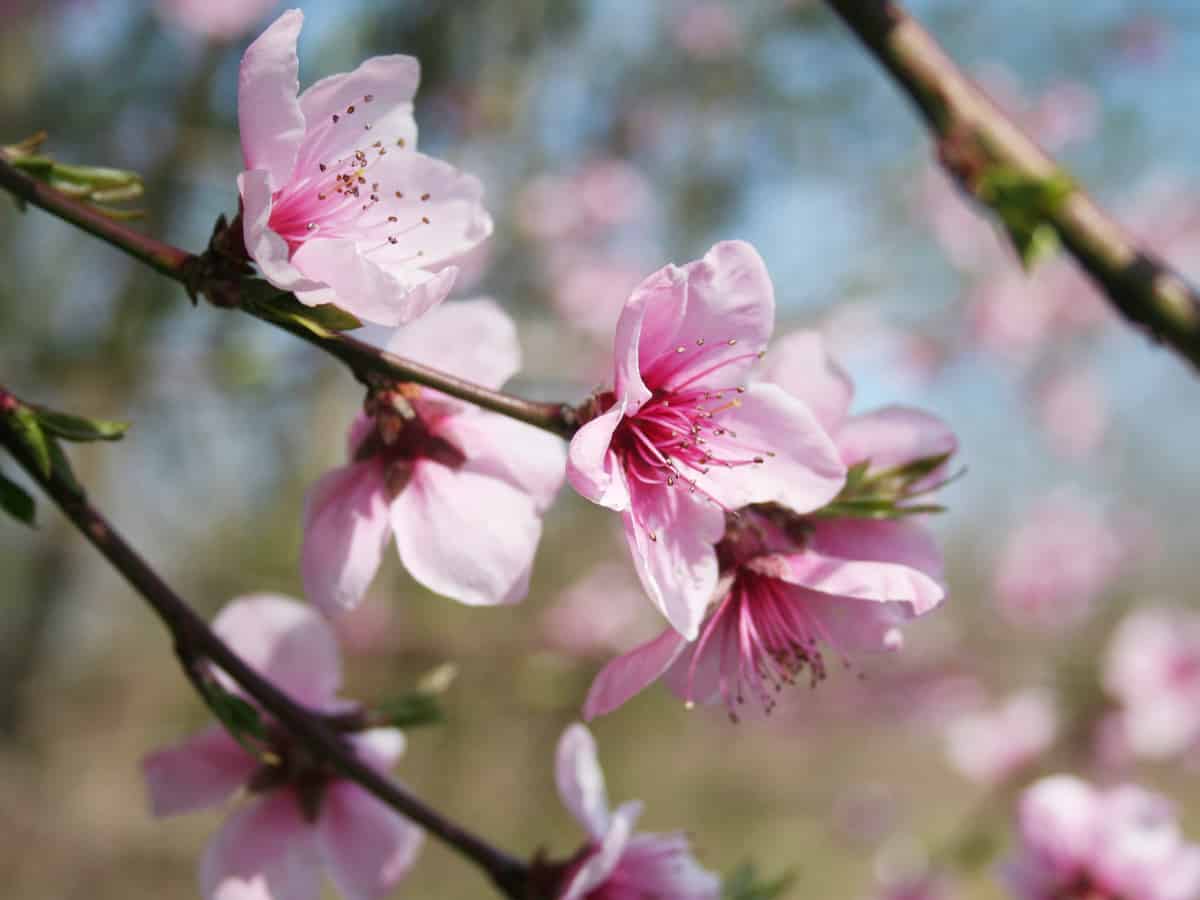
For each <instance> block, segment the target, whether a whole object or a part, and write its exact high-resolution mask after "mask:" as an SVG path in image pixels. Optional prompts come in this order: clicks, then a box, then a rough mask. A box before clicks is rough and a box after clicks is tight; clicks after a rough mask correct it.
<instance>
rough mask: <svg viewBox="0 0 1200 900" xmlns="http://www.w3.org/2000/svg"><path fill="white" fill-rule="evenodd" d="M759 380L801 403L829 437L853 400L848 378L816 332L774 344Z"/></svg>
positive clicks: (852, 391) (796, 334)
mask: <svg viewBox="0 0 1200 900" xmlns="http://www.w3.org/2000/svg"><path fill="white" fill-rule="evenodd" d="M758 377H759V379H760V380H762V381H769V382H771V383H772V384H777V385H779V386H780V387H781V388H783V389H784V390H785V391H787V392H788V393H789V394H791V395H792V396H793V397H795V398H796V399H798V400H802V401H803V402H804V403H805V404H806V405H807V406H808V408H809V409H810V410H812V413H813V415H814V416H815V417H816V419H817V421H818V422H820V423H821V427H822V428H824V429H825V430H826V431H828V432H829V433H830V434H834V433H835V432H836V431H837V429H838V427H839V426H840V425H841V424H842V422H843V420H844V419H845V418H846V415H847V413H848V412H849V411H850V402H851V401H852V400H853V399H854V384H853V383H852V382H851V381H850V376H849V375H847V374H846V372H845V370H844V369H842V367H841V366H839V365H838V364H837V362H836V361H835V360H834V359H833V357H832V356H830V355H829V352H828V350H827V349H826V347H825V341H824V339H823V338H822V337H821V333H820V332H818V331H807V330H806V331H793V332H792V333H791V334H789V335H786V336H785V337H783V338H780V339H779V340H778V341H776V342H775V343H774V345H772V347H771V349H770V351H769V352H768V353H767V356H766V359H765V360H764V361H763V364H762V367H761V368H760V369H759V372H758Z"/></svg>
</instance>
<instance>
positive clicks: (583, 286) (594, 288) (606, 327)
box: [550, 252, 646, 337]
mask: <svg viewBox="0 0 1200 900" xmlns="http://www.w3.org/2000/svg"><path fill="white" fill-rule="evenodd" d="M552 263H553V265H552V273H551V287H550V290H551V299H552V300H553V301H554V306H555V308H556V309H557V310H558V313H559V315H560V316H562V317H563V318H564V319H565V320H566V321H567V322H569V323H570V324H571V325H572V326H574V327H575V328H579V329H580V330H582V331H586V332H588V333H589V334H593V335H596V336H598V337H608V336H609V335H610V334H612V333H613V330H614V329H615V328H616V325H617V319H618V318H619V317H620V315H621V310H622V308H623V304H624V300H625V298H627V297H628V296H629V295H630V293H631V292H632V291H633V289H634V288H635V287H637V286H638V284H639V283H640V282H641V281H642V280H643V279H644V278H645V276H646V270H645V269H644V268H641V267H640V266H635V265H633V264H631V263H628V262H625V261H622V260H620V259H616V258H613V257H607V256H598V255H595V254H580V253H571V252H560V253H556V254H555V255H554V257H553V259H552Z"/></svg>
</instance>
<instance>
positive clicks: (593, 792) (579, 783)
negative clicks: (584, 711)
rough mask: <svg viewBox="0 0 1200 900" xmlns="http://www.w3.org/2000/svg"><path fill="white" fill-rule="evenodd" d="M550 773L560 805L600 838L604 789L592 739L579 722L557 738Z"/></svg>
mask: <svg viewBox="0 0 1200 900" xmlns="http://www.w3.org/2000/svg"><path fill="white" fill-rule="evenodd" d="M554 777H555V780H556V782H557V784H558V796H559V797H560V798H562V802H563V806H565V807H566V808H567V809H568V810H569V811H570V813H571V815H573V816H574V817H575V820H576V821H577V822H579V824H580V825H582V826H583V827H584V829H585V830H586V831H587V832H588V834H590V835H591V836H592V837H593V838H595V839H596V840H600V839H601V838H603V837H604V835H605V832H607V831H608V828H609V812H608V792H607V791H606V790H605V787H604V772H603V771H602V770H601V769H600V762H599V760H598V759H597V757H596V741H595V739H594V738H593V737H592V734H591V732H590V731H588V730H587V728H585V727H584V726H583V725H580V724H578V723H576V724H574V725H571V726H570V727H568V728H567V730H566V731H564V732H563V735H562V737H561V738H559V741H558V751H557V754H556V756H555V765H554Z"/></svg>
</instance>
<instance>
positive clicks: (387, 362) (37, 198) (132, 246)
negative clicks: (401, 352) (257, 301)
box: [0, 159, 578, 437]
mask: <svg viewBox="0 0 1200 900" xmlns="http://www.w3.org/2000/svg"><path fill="white" fill-rule="evenodd" d="M0 187H2V188H4V189H6V190H8V191H9V192H10V193H11V194H13V196H15V197H16V198H17V199H18V200H20V201H22V202H25V203H29V204H31V205H33V206H37V207H40V208H41V209H44V210H45V211H46V212H48V213H51V214H52V215H55V216H57V217H58V218H60V219H62V220H64V221H66V222H69V223H71V224H72V225H75V226H76V227H78V228H82V229H83V230H84V231H86V232H88V233H89V234H92V235H95V236H96V237H98V238H100V239H101V240H103V241H104V242H105V243H107V244H110V245H112V246H113V247H116V248H117V249H118V250H122V251H124V252H125V253H128V254H129V255H130V256H132V257H133V258H134V259H137V260H139V261H141V262H144V263H146V264H147V265H149V266H150V267H152V268H153V269H154V270H155V271H157V272H159V273H161V274H163V275H166V276H167V277H168V278H171V279H173V280H174V281H177V282H179V283H180V284H183V285H185V286H187V287H188V288H189V289H190V290H195V291H198V292H200V293H203V292H204V291H205V287H206V285H205V283H204V281H203V280H201V281H200V282H199V283H197V281H196V280H195V273H196V272H197V271H201V270H202V269H203V268H204V267H203V266H199V265H198V263H199V260H200V257H197V256H195V255H194V254H192V253H188V252H187V251H186V250H181V249H179V248H178V247H173V246H172V245H170V244H167V243H164V242H162V241H160V240H158V239H156V238H153V237H150V236H149V235H145V234H142V233H140V232H138V231H135V230H134V229H132V228H130V227H129V226H128V225H125V224H124V223H121V222H117V221H114V220H113V219H110V218H108V217H106V216H104V215H103V214H102V213H100V212H98V211H96V210H95V209H94V208H92V207H90V206H88V205H87V204H86V203H81V202H79V201H77V200H75V199H73V198H71V197H68V196H66V195H65V194H63V193H61V192H59V191H57V190H55V189H54V188H52V187H50V186H49V185H47V184H44V183H42V182H40V181H37V180H35V179H33V178H30V177H29V176H27V175H26V174H24V173H23V172H21V171H19V170H18V169H16V168H14V167H13V166H12V165H11V164H9V163H8V162H7V161H6V160H4V159H0ZM228 287H229V286H228V285H225V284H223V285H222V289H223V290H227V289H228ZM233 287H234V289H235V290H236V289H237V285H236V284H235V285H234V286H233ZM235 305H236V304H235ZM244 311H245V312H248V313H250V314H251V315H253V316H255V317H256V318H258V319H260V320H262V321H264V322H267V323H269V324H271V325H274V326H275V327H277V328H281V329H283V330H284V331H287V332H289V333H291V334H294V335H295V336H296V337H299V338H301V339H302V340H305V341H307V342H308V343H310V344H313V345H314V346H316V347H319V348H320V349H322V350H324V351H325V352H326V353H328V354H329V355H330V356H333V357H334V358H336V359H338V360H340V361H342V362H343V363H345V364H346V365H347V366H349V367H350V369H351V371H353V372H354V374H355V376H356V377H358V378H359V379H360V380H362V381H364V382H366V381H368V379H369V378H376V379H378V378H382V379H386V380H391V381H411V382H416V383H417V384H422V385H425V386H426V387H430V388H434V389H435V390H439V391H441V392H443V393H445V394H449V395H450V396H452V397H457V398H458V399H459V400H465V401H466V402H468V403H472V404H474V405H475V406H479V407H481V408H482V409H487V410H490V411H491V412H495V413H500V414H501V415H504V416H508V417H510V418H513V419H518V420H519V421H522V422H525V423H527V424H529V425H534V426H536V427H538V428H542V429H545V430H546V431H550V432H553V433H555V434H557V435H560V436H563V437H569V436H570V435H571V434H572V433H574V431H575V429H576V428H577V427H578V421H577V417H576V414H575V411H574V410H573V409H572V407H571V406H570V405H569V404H565V403H540V402H537V401H534V400H525V399H523V398H521V397H516V396H513V395H512V394H506V393H504V392H502V391H495V390H492V389H491V388H486V387H484V386H483V385H479V384H475V383H474V382H470V381H466V380H465V379H462V378H458V377H457V376H454V375H451V374H449V373H447V372H442V371H439V370H438V369H434V368H431V367H429V366H425V365H422V364H421V363H417V362H414V361H412V360H408V359H404V358H402V357H399V356H396V355H395V354H393V353H388V352H387V351H386V350H381V349H379V348H378V347H374V346H372V345H371V344H367V343H365V342H363V341H360V340H358V339H357V338H353V337H350V336H349V335H345V334H339V333H336V332H329V333H326V334H317V333H316V332H314V331H312V330H310V329H308V328H305V327H304V326H303V325H301V324H300V323H298V322H292V321H285V320H282V319H275V318H272V317H270V316H268V315H266V314H263V313H260V312H258V311H256V310H255V309H253V308H249V307H247V308H245V310H244Z"/></svg>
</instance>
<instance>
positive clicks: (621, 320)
mask: <svg viewBox="0 0 1200 900" xmlns="http://www.w3.org/2000/svg"><path fill="white" fill-rule="evenodd" d="M678 273H679V270H678V269H676V268H675V267H674V266H668V267H667V268H666V269H662V270H660V271H659V272H656V273H654V274H653V275H651V276H650V277H649V278H647V279H646V280H645V281H643V282H642V283H641V284H639V285H638V286H637V287H636V288H634V290H633V293H632V294H631V295H630V296H629V299H628V300H627V301H626V302H625V306H624V307H623V308H622V309H621V314H620V316H618V318H617V330H616V334H615V335H614V337H613V360H614V364H615V365H614V372H613V391H614V392H615V393H616V396H617V401H618V404H619V405H620V406H621V407H622V408H624V409H625V410H626V411H627V412H628V413H629V415H633V414H634V413H636V412H637V411H638V410H639V409H641V408H642V404H644V403H645V402H646V401H647V400H649V399H650V396H651V392H650V389H649V388H648V387H646V383H645V382H644V381H643V380H642V356H641V354H642V353H644V352H650V353H654V352H655V351H654V349H653V348H654V347H655V346H656V345H657V344H658V343H659V342H660V341H661V337H660V336H659V335H657V334H655V332H656V331H662V330H664V328H670V329H672V330H673V326H676V325H677V324H678V323H677V322H675V321H673V319H675V318H676V317H677V316H678V315H679V314H680V313H682V310H683V302H684V301H683V297H684V296H685V293H686V282H685V281H683V280H682V278H681V277H679V275H678ZM643 331H646V332H647V335H646V337H645V338H643ZM643 345H645V347H646V348H651V349H649V350H647V349H643ZM653 359H654V356H650V357H648V361H652V360H653Z"/></svg>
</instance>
